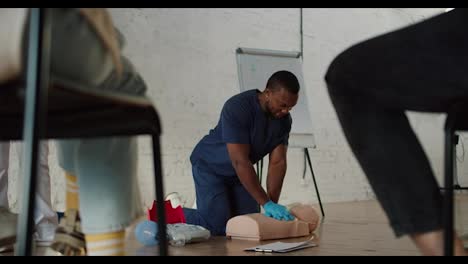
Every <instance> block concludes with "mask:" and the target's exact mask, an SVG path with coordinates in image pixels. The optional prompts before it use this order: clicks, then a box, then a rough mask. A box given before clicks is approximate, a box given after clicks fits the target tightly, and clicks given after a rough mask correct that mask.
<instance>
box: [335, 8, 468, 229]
mask: <svg viewBox="0 0 468 264" xmlns="http://www.w3.org/2000/svg"><path fill="white" fill-rule="evenodd" d="M467 23H468V12H467V11H465V10H455V11H452V12H449V13H446V14H444V15H441V16H438V17H435V18H432V19H429V20H426V21H424V22H422V23H418V24H415V25H413V26H410V27H407V28H404V29H401V30H398V31H395V32H392V33H389V34H385V35H382V36H379V37H377V38H374V39H371V40H368V41H365V42H362V43H360V44H358V45H355V46H353V47H351V48H350V49H348V50H346V51H345V52H343V53H342V54H340V55H339V56H338V57H337V58H336V59H335V60H334V61H333V62H332V64H331V65H330V68H329V69H328V72H327V76H326V81H327V84H328V88H329V92H330V97H331V99H332V102H333V104H334V106H335V109H336V112H337V115H338V118H339V121H340V123H341V125H342V128H343V131H344V133H345V135H346V138H347V140H348V142H349V144H350V147H351V149H352V150H353V152H354V154H355V155H356V157H357V160H358V161H359V163H360V165H361V166H362V168H363V170H364V172H365V173H366V175H367V177H368V179H369V182H370V184H371V186H372V188H373V189H374V191H375V193H376V195H377V198H378V200H379V201H380V203H381V205H382V207H383V209H384V210H385V212H386V213H387V215H388V217H389V219H390V222H391V225H392V227H393V229H394V231H395V233H396V234H397V235H402V234H407V233H420V232H427V231H432V230H436V229H440V228H441V227H442V223H441V222H442V221H441V206H442V201H441V195H440V192H439V190H438V186H437V182H436V180H435V178H434V175H433V172H432V171H431V167H430V164H429V162H428V159H427V157H426V155H425V153H424V151H423V149H422V147H421V146H420V143H419V142H418V140H417V137H416V135H415V134H414V132H413V130H412V129H411V127H410V124H409V122H408V119H407V118H406V116H405V112H404V111H405V110H416V111H426V112H445V111H447V109H448V107H449V106H450V105H451V104H452V103H453V102H454V101H455V100H457V99H459V98H462V97H467V96H468V74H466V69H468V49H466V47H467V45H468V34H467V33H466V30H465V29H464V26H463V25H466V24H467Z"/></svg>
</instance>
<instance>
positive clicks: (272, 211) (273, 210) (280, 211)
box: [263, 200, 294, 221]
mask: <svg viewBox="0 0 468 264" xmlns="http://www.w3.org/2000/svg"><path fill="white" fill-rule="evenodd" d="M263 209H264V210H265V215H266V216H268V217H272V218H274V219H276V220H285V221H291V220H294V217H293V216H292V215H291V214H290V213H289V211H288V209H287V208H286V207H284V206H282V205H280V204H277V203H274V202H272V201H271V200H270V201H268V202H266V203H265V204H264V205H263Z"/></svg>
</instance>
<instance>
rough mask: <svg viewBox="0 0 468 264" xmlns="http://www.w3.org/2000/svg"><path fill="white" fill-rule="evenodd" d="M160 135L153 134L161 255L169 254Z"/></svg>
mask: <svg viewBox="0 0 468 264" xmlns="http://www.w3.org/2000/svg"><path fill="white" fill-rule="evenodd" d="M159 140H160V138H159V135H153V165H154V181H155V184H156V186H155V190H156V201H157V203H156V204H157V208H158V209H157V210H158V236H159V237H158V241H159V254H160V256H167V254H168V250H167V234H166V211H165V208H164V188H163V179H162V177H163V175H162V164H161V147H160V142H159Z"/></svg>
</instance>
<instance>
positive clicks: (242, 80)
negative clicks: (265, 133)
mask: <svg viewBox="0 0 468 264" xmlns="http://www.w3.org/2000/svg"><path fill="white" fill-rule="evenodd" d="M236 54H237V70H238V75H239V85H240V90H241V92H242V91H247V90H251V89H258V90H260V91H263V89H264V88H265V87H266V83H267V81H268V78H270V76H271V75H272V74H273V73H275V72H277V71H281V70H286V71H290V72H292V73H294V75H296V77H297V79H298V81H299V85H300V90H299V99H298V102H297V105H296V106H295V107H294V108H293V109H292V111H291V117H292V120H293V121H292V127H291V134H290V136H289V147H296V148H315V138H314V134H313V126H312V118H311V115H310V111H309V105H308V102H307V96H306V89H305V85H304V77H303V73H302V59H301V56H300V55H301V53H300V52H292V51H277V50H263V49H251V48H238V49H237V50H236Z"/></svg>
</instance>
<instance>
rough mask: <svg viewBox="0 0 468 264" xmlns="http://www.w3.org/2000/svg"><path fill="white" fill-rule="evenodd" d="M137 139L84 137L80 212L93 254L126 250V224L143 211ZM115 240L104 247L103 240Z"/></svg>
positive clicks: (79, 154)
mask: <svg viewBox="0 0 468 264" xmlns="http://www.w3.org/2000/svg"><path fill="white" fill-rule="evenodd" d="M136 156H137V145H136V139H131V138H123V137H122V138H117V137H115V138H106V139H90V140H82V141H81V143H80V145H79V147H78V151H77V163H76V164H77V172H78V183H79V186H80V214H81V217H82V229H83V232H84V233H85V234H86V243H87V248H88V254H89V255H96V254H97V255H102V254H116V255H118V254H123V253H124V252H123V250H124V247H123V246H124V241H123V240H124V234H125V228H126V227H127V226H129V225H130V224H131V222H132V221H133V220H135V219H136V218H137V217H139V216H141V214H142V213H143V211H142V209H141V203H140V200H139V192H138V187H137V178H136V166H137V164H136ZM102 240H113V241H119V243H115V244H113V246H114V247H107V248H102V247H100V246H95V245H98V244H99V243H98V242H99V241H102Z"/></svg>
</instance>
